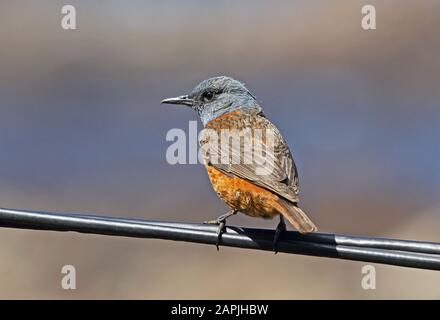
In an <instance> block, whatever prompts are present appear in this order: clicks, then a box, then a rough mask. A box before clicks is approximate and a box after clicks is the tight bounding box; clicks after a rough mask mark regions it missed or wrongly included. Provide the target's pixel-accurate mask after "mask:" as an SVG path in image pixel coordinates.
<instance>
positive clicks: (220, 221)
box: [203, 210, 237, 251]
mask: <svg viewBox="0 0 440 320" xmlns="http://www.w3.org/2000/svg"><path fill="white" fill-rule="evenodd" d="M236 213H237V211H235V210H232V211H230V212H227V213H225V214H223V215H221V216H220V217H218V218H217V219H215V220H209V221H205V222H203V223H205V224H216V225H218V228H217V240H216V242H215V246H216V247H217V251H219V250H220V248H219V245H220V242H221V239H222V234H223V232H224V231H225V230H226V219H227V218H229V217H230V216H232V215H234V214H236Z"/></svg>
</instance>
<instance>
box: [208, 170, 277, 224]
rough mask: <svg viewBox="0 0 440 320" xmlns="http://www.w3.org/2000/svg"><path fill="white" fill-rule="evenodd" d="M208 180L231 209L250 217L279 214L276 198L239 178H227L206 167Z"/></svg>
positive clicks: (267, 216) (265, 216)
mask: <svg viewBox="0 0 440 320" xmlns="http://www.w3.org/2000/svg"><path fill="white" fill-rule="evenodd" d="M206 170H207V172H208V176H209V179H210V180H211V183H212V186H213V188H214V190H215V192H217V194H218V196H219V197H220V198H221V199H222V200H223V201H225V202H226V204H228V205H229V206H230V207H231V208H232V209H234V210H238V211H241V212H243V213H245V214H247V215H249V216H252V217H262V218H273V217H274V216H275V215H277V214H279V213H280V212H279V211H278V210H277V209H276V208H279V204H278V196H277V195H275V194H273V193H272V192H270V191H268V190H266V189H264V188H261V187H259V186H256V185H254V184H252V183H251V182H249V181H247V180H244V179H241V178H239V177H234V176H232V177H231V176H228V175H226V174H224V173H222V172H221V171H219V170H217V169H215V168H214V167H212V166H208V165H207V166H206Z"/></svg>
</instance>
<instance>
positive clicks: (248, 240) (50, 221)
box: [0, 209, 440, 270]
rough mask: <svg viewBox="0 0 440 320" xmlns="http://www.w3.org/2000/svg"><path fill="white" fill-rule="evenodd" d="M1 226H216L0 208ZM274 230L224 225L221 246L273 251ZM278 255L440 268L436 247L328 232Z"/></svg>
mask: <svg viewBox="0 0 440 320" xmlns="http://www.w3.org/2000/svg"><path fill="white" fill-rule="evenodd" d="M0 227H5V228H19V229H31V230H50V231H75V232H80V233H91V234H101V235H111V236H123V237H136V238H155V239H166V240H175V241H186V242H194V243H202V244H211V245H214V244H215V243H216V239H217V234H216V230H217V227H216V226H213V225H206V224H201V223H187V222H165V221H149V220H142V219H131V218H119V217H111V216H100V215H86V214H67V213H50V212H39V211H27V210H15V209H0ZM273 237H274V230H268V229H255V228H242V227H236V226H228V227H227V228H226V230H225V233H224V234H223V235H222V239H221V240H222V241H221V245H223V246H229V247H239V248H247V249H256V250H266V251H273V244H272V242H273ZM277 249H278V252H284V253H293V254H303V255H310V256H317V257H327V258H338V259H345V260H355V261H367V262H373V263H382V264H389V265H395V266H404V267H411V268H420V269H431V270H440V243H434V242H422V241H410V240H396V239H385V238H372V237H358V236H347V235H338V234H331V233H313V234H307V235H301V234H300V233H298V232H296V231H286V232H285V233H283V235H282V238H281V240H280V241H279V243H278V246H277Z"/></svg>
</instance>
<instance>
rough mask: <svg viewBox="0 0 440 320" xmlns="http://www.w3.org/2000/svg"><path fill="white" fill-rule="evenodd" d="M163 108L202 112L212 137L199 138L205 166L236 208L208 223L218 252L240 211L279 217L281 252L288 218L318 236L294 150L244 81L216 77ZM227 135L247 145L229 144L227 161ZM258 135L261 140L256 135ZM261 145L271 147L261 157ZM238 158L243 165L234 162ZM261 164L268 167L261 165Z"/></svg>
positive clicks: (215, 185)
mask: <svg viewBox="0 0 440 320" xmlns="http://www.w3.org/2000/svg"><path fill="white" fill-rule="evenodd" d="M161 103H163V104H175V105H182V106H188V107H190V108H192V109H193V110H195V111H196V112H197V114H198V116H199V118H200V120H201V122H202V124H203V127H204V129H203V130H206V131H208V132H209V133H210V134H208V135H202V134H200V135H199V147H200V148H203V150H206V154H205V157H204V165H205V168H206V171H207V173H208V177H209V180H210V182H211V184H212V187H213V189H214V190H215V192H216V193H217V195H218V196H219V198H220V199H222V200H223V201H224V202H225V203H226V204H227V205H228V206H229V207H230V211H228V212H227V213H225V214H222V215H221V216H219V217H218V218H217V219H215V220H210V221H207V222H206V223H210V224H216V225H218V229H217V241H216V245H217V249H218V248H219V244H220V243H221V237H222V234H223V233H224V230H225V229H226V228H225V227H226V219H228V218H229V217H231V216H233V215H235V214H237V213H239V212H240V213H244V214H245V215H248V216H251V217H261V218H265V219H273V218H274V217H276V216H279V223H278V225H277V227H276V229H275V234H274V239H273V246H274V251H275V253H276V252H277V243H278V241H279V239H280V236H281V234H282V233H283V232H284V231H285V230H286V223H285V220H284V219H286V220H287V221H288V222H289V223H290V224H291V225H292V226H293V227H294V228H295V229H296V230H298V231H299V232H300V233H302V234H306V233H311V232H315V231H317V227H316V226H315V224H314V223H313V222H312V221H311V219H310V218H309V217H308V216H307V214H306V213H305V212H304V211H303V210H302V209H301V208H300V207H299V205H298V202H299V178H298V170H297V167H296V165H295V162H294V160H293V157H292V153H291V152H290V149H289V146H288V145H287V143H286V141H285V140H284V138H283V137H282V135H281V133H280V131H279V130H278V129H277V127H276V126H275V125H274V124H273V123H272V122H271V121H269V120H268V119H267V117H266V116H265V115H264V113H263V110H262V107H261V106H260V104H259V103H258V101H257V99H256V97H255V96H254V95H253V94H252V93H251V92H250V91H249V90H248V89H247V88H246V86H245V85H244V84H243V83H242V82H240V81H238V80H235V79H233V78H231V77H228V76H216V77H212V78H209V79H206V80H204V81H202V82H201V83H199V84H198V85H197V86H196V87H195V88H194V89H193V90H192V91H191V92H190V93H189V94H186V95H181V96H178V97H175V98H168V99H164V100H162V102H161ZM225 130H226V131H229V132H234V133H233V135H235V136H238V137H240V138H241V140H240V143H239V145H238V146H237V144H235V145H233V146H232V147H231V146H229V145H226V148H227V149H228V150H229V154H228V153H227V157H226V158H222V154H221V152H222V149H223V148H225V147H224V145H223V144H222V143H224V141H220V138H219V137H221V136H222V132H224V131H225ZM258 130H260V134H259V135H258V136H259V138H258V139H257V137H256V136H257V134H255V132H257V131H258ZM263 131H264V132H268V133H271V135H272V137H271V139H269V135H268V134H267V135H266V136H263V134H262V133H261V132H263ZM214 134H216V135H214ZM262 136H263V137H262ZM244 138H246V139H248V140H245V139H244ZM270 140H271V141H270ZM245 141H247V142H245ZM228 142H229V141H228ZM257 142H259V143H260V144H261V146H260V148H265V149H264V151H265V153H263V152H255V151H256V147H255V145H256V143H257ZM219 143H220V144H219ZM219 145H220V147H219ZM246 147H248V149H247V150H249V149H250V150H251V151H252V152H253V153H252V155H251V157H250V158H249V157H248V158H247V159H246V156H244V157H243V148H246ZM225 150H226V149H225ZM214 156H215V157H214ZM234 156H238V157H239V159H240V160H239V161H235V162H234V161H231V157H232V159H234V158H233V157H234ZM240 156H241V158H240ZM242 158H245V159H244V160H248V161H243V159H242ZM263 158H264V159H263ZM212 159H214V160H216V161H213V160H212ZM218 159H222V160H225V159H226V160H227V161H219V160H218ZM235 159H237V158H235ZM268 159H269V160H270V161H268ZM250 160H252V161H250ZM261 163H264V165H263V166H260V165H259V164H261ZM258 168H260V173H258ZM261 168H263V169H262V170H261Z"/></svg>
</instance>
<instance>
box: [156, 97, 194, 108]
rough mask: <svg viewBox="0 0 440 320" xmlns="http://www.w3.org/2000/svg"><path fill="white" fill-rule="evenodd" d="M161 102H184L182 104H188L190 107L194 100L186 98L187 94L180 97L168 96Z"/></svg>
mask: <svg viewBox="0 0 440 320" xmlns="http://www.w3.org/2000/svg"><path fill="white" fill-rule="evenodd" d="M161 103H167V104H184V105H186V106H190V107H193V106H194V100H193V99H190V98H188V96H180V97H176V98H168V99H165V100H162V102H161Z"/></svg>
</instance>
